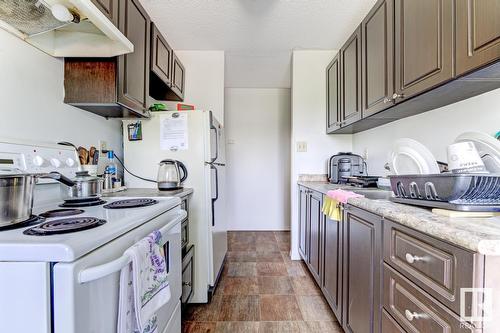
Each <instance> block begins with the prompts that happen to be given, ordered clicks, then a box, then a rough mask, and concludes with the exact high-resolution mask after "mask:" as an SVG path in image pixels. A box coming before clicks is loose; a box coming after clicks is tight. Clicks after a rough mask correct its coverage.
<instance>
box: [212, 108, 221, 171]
mask: <svg viewBox="0 0 500 333" xmlns="http://www.w3.org/2000/svg"><path fill="white" fill-rule="evenodd" d="M210 131H214V132H215V157H214V158H213V159H212V162H215V161H216V160H217V159H218V158H219V131H217V127H216V126H215V125H214V121H213V116H212V111H210Z"/></svg>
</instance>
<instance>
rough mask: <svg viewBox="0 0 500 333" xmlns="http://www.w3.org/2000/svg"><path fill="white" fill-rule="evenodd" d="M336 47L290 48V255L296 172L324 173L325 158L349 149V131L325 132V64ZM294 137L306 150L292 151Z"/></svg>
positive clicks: (295, 238)
mask: <svg viewBox="0 0 500 333" xmlns="http://www.w3.org/2000/svg"><path fill="white" fill-rule="evenodd" d="M335 54H336V51H294V52H293V59H292V147H291V148H292V149H291V150H292V170H291V202H292V207H291V230H292V244H291V245H292V251H291V254H292V259H299V253H298V216H297V215H298V212H297V210H298V206H297V179H298V176H299V174H304V173H305V174H326V172H327V167H326V165H327V160H328V158H329V157H330V156H331V155H333V154H335V153H337V152H339V151H351V149H352V141H351V140H352V136H351V135H335V136H332V135H326V125H325V124H326V89H325V87H326V72H325V71H326V66H327V65H328V63H329V62H330V61H331V60H332V59H333V57H334V55H335ZM298 141H305V142H307V152H304V153H298V152H296V143H297V142H298Z"/></svg>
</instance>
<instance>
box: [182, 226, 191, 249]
mask: <svg viewBox="0 0 500 333" xmlns="http://www.w3.org/2000/svg"><path fill="white" fill-rule="evenodd" d="M188 244H189V220H184V221H182V224H181V247H182V249H184V248H185V247H186V245H188Z"/></svg>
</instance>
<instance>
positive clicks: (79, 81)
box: [64, 0, 151, 117]
mask: <svg viewBox="0 0 500 333" xmlns="http://www.w3.org/2000/svg"><path fill="white" fill-rule="evenodd" d="M118 28H119V29H120V31H121V32H122V33H123V34H124V35H125V36H126V37H127V38H128V39H129V40H130V41H131V42H132V44H134V52H132V53H128V54H125V55H122V56H119V57H113V58H66V59H65V62H64V88H65V96H64V102H65V103H67V104H70V105H73V106H76V107H79V108H81V109H84V110H86V111H90V112H93V113H96V114H98V115H101V116H104V117H129V116H136V117H147V116H148V115H149V112H148V111H147V108H148V100H149V73H150V68H149V52H150V50H149V44H150V29H151V20H150V18H149V16H148V14H147V13H146V11H145V10H144V8H143V7H142V6H141V4H140V3H139V0H125V1H122V2H120V6H119V19H118Z"/></svg>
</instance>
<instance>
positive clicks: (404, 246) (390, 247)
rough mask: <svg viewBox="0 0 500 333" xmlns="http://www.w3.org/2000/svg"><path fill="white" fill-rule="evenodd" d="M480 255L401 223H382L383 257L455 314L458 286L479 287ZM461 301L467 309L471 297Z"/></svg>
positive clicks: (480, 285)
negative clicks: (463, 301)
mask: <svg viewBox="0 0 500 333" xmlns="http://www.w3.org/2000/svg"><path fill="white" fill-rule="evenodd" d="M481 258H482V256H480V255H476V254H474V253H472V252H469V251H466V250H463V249H461V248H458V247H455V246H453V245H451V244H448V243H445V242H442V241H439V240H437V239H435V238H433V237H429V236H427V235H424V234H421V233H420V232H417V231H415V230H412V229H410V228H407V227H405V226H402V225H399V224H396V223H393V222H391V221H386V222H385V223H384V260H385V261H386V262H387V263H388V264H390V265H391V266H392V267H394V268H395V269H396V270H397V271H398V272H400V273H401V274H403V275H404V276H405V277H406V278H408V279H410V280H411V281H412V282H414V283H415V284H417V285H418V286H419V287H421V288H422V289H424V290H425V291H426V292H428V293H429V294H431V295H432V296H434V297H435V298H437V299H438V300H439V301H441V302H442V303H444V304H445V305H446V306H447V307H449V308H450V309H452V310H453V311H455V313H457V314H458V313H460V289H461V288H481V287H482V282H481V281H482V277H481V275H482V271H483V270H482V268H481V267H482V264H481V262H482V260H480V259H481ZM465 302H466V303H465V304H466V310H467V312H469V311H470V309H471V306H472V305H471V303H472V300H471V299H470V297H467V298H466V299H465Z"/></svg>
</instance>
